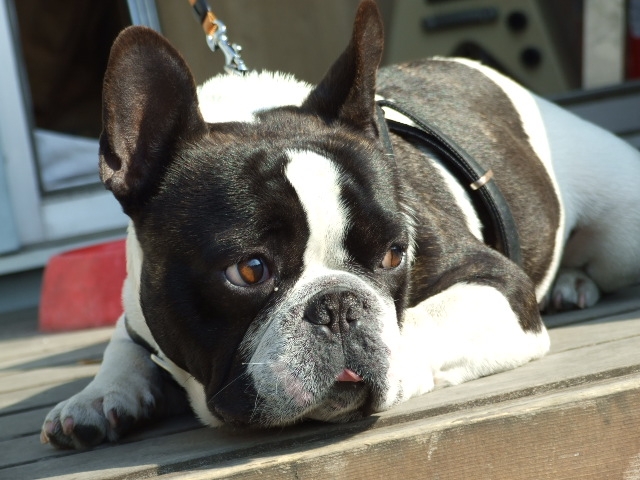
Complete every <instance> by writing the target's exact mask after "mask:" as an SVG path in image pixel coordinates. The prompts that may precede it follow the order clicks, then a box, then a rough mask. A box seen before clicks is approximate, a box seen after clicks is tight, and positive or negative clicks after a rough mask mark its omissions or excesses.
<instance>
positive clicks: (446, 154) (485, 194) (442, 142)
mask: <svg viewBox="0 0 640 480" xmlns="http://www.w3.org/2000/svg"><path fill="white" fill-rule="evenodd" d="M377 104H378V109H379V111H378V118H379V119H380V111H382V115H384V110H382V109H383V108H385V109H389V110H394V111H395V112H397V113H399V114H401V115H403V116H405V117H406V118H408V119H409V120H411V121H412V122H413V123H414V125H415V126H413V125H408V124H406V123H401V122H397V121H395V120H390V119H388V118H384V121H382V122H381V121H380V120H379V121H378V123H379V125H378V128H379V129H380V136H381V139H382V142H383V144H384V145H385V148H386V149H387V150H388V151H389V154H390V155H393V150H392V148H393V147H392V146H391V142H390V140H389V133H388V132H389V131H391V132H394V133H396V134H398V135H400V136H401V137H404V138H410V139H412V140H414V141H417V142H418V143H423V144H426V145H428V146H429V147H431V148H432V149H433V150H435V151H436V152H437V153H438V154H439V155H440V158H441V159H442V161H443V164H444V166H445V167H447V168H448V170H449V172H450V173H451V174H452V175H453V176H454V177H455V178H456V179H457V180H458V182H459V183H460V184H461V185H462V186H463V187H464V189H465V190H466V191H467V193H468V194H469V197H470V198H471V201H472V203H473V206H474V208H475V210H476V212H478V216H479V217H480V220H481V221H482V224H483V225H484V226H485V228H484V229H483V236H484V241H485V243H486V244H487V245H490V246H491V247H493V248H494V249H496V250H497V251H499V252H500V253H502V254H503V255H505V256H506V257H508V258H510V259H511V260H512V261H513V262H514V263H516V264H517V265H520V266H522V252H521V251H520V239H519V235H518V228H517V226H516V222H515V220H514V219H513V215H512V214H511V209H510V208H509V204H508V203H507V201H506V199H505V198H504V196H503V195H502V192H501V191H500V189H499V188H498V185H497V184H496V183H495V182H494V181H493V171H492V170H486V169H484V168H482V167H481V166H480V165H479V164H478V162H476V161H475V159H474V158H473V157H472V156H471V155H469V154H468V153H467V152H466V151H465V150H463V149H462V148H461V147H460V146H459V145H457V144H456V143H455V142H454V141H453V140H451V139H450V138H449V137H448V136H446V135H445V134H444V133H442V132H441V131H440V130H439V129H437V128H436V127H434V126H433V125H429V124H427V123H426V122H425V121H423V120H422V119H420V117H418V116H417V115H415V114H414V113H413V112H411V111H410V110H408V109H406V108H404V107H400V106H399V105H398V104H396V103H395V102H392V101H390V100H378V101H377Z"/></svg>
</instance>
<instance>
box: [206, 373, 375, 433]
mask: <svg viewBox="0 0 640 480" xmlns="http://www.w3.org/2000/svg"><path fill="white" fill-rule="evenodd" d="M267 368H268V373H267V370H265V376H266V375H269V376H271V378H272V379H273V381H272V382H271V383H269V384H268V385H262V386H261V387H258V388H256V389H255V391H254V392H250V390H253V389H254V388H253V387H252V386H250V385H246V384H244V386H242V387H241V388H242V389H243V393H244V396H243V400H240V401H239V399H238V397H237V396H235V395H227V394H225V393H226V392H225V391H220V392H219V393H218V394H216V395H213V396H212V397H211V398H210V399H209V402H208V403H209V408H210V410H211V411H212V412H213V413H214V414H215V415H216V416H218V417H219V418H221V419H222V420H223V421H224V422H225V423H228V424H232V425H236V426H259V427H275V426H284V425H290V424H293V423H296V422H299V421H301V420H304V419H311V420H320V421H326V422H345V421H350V420H354V419H357V418H362V417H363V416H365V415H367V414H369V413H371V409H370V408H368V407H367V406H368V405H371V404H372V403H373V400H372V399H371V398H370V397H371V393H372V391H373V390H375V389H373V388H372V384H371V383H370V382H368V381H367V380H366V379H365V378H363V377H362V376H361V375H360V374H358V373H356V371H357V370H358V369H357V368H354V369H351V368H346V367H345V368H343V369H342V370H341V371H340V372H339V373H338V374H337V375H333V376H332V377H330V378H327V377H324V378H317V377H316V378H310V377H309V376H305V377H304V378H303V377H300V376H299V375H298V374H296V373H295V372H293V371H291V370H290V368H289V366H287V365H284V364H282V363H276V364H272V365H270V366H268V367H267ZM238 383H244V382H238ZM228 390H235V388H229V389H228ZM229 393H231V392H229ZM233 398H235V401H232V400H233ZM365 407H366V408H365Z"/></svg>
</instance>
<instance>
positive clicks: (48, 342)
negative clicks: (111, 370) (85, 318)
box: [0, 327, 113, 370]
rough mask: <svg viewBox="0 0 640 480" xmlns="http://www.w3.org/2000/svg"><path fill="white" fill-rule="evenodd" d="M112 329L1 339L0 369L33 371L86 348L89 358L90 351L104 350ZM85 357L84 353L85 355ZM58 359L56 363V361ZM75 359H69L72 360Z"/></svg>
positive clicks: (54, 363)
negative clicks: (26, 369)
mask: <svg viewBox="0 0 640 480" xmlns="http://www.w3.org/2000/svg"><path fill="white" fill-rule="evenodd" d="M112 332H113V328H111V327H109V328H96V329H91V330H82V331H79V332H68V333H55V334H42V335H38V336H34V337H29V338H21V339H17V340H8V341H7V340H5V341H2V342H1V345H2V348H0V370H7V369H9V368H29V367H30V366H31V368H37V367H38V366H39V365H43V362H40V363H37V361H38V360H43V359H44V360H45V361H46V362H48V363H44V364H46V365H49V366H51V365H57V364H61V361H62V363H63V362H64V359H65V355H66V354H67V352H73V351H76V350H80V351H81V352H82V351H83V350H84V349H89V353H91V354H92V355H93V350H92V348H96V349H97V350H98V351H102V350H104V347H105V346H106V344H107V342H108V341H109V338H111V334H112ZM93 346H95V347H93ZM85 355H86V354H85ZM58 359H60V360H58ZM76 360H77V359H73V361H76Z"/></svg>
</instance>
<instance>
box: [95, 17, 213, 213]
mask: <svg viewBox="0 0 640 480" xmlns="http://www.w3.org/2000/svg"><path fill="white" fill-rule="evenodd" d="M102 123H103V125H102V128H103V130H102V135H101V137H100V178H101V179H102V182H103V183H104V185H105V186H106V187H107V188H108V189H109V190H111V191H112V192H113V194H114V195H115V197H116V198H117V199H118V201H119V202H120V204H121V205H122V208H123V210H124V211H125V213H127V214H128V215H129V216H132V215H135V213H136V211H138V210H139V208H140V207H142V206H143V205H144V204H145V203H146V201H147V200H148V199H149V198H150V197H151V196H152V195H153V194H154V193H155V192H156V190H157V188H158V186H159V184H160V181H161V180H162V177H163V175H164V173H165V172H166V169H167V166H168V165H169V164H170V162H171V161H172V159H173V155H174V153H175V148H176V146H177V144H178V143H179V142H181V141H184V140H188V139H190V138H195V137H196V136H198V135H202V134H204V133H205V132H206V124H205V122H204V120H203V119H202V116H201V114H200V110H199V108H198V100H197V95H196V86H195V82H194V80H193V76H192V75H191V72H190V71H189V67H188V66H187V64H186V62H185V61H184V59H183V58H182V56H181V55H180V54H179V53H178V51H177V50H176V49H174V48H173V47H172V46H171V45H170V44H169V42H168V41H167V40H165V39H164V38H163V37H162V36H161V35H159V34H158V33H156V32H155V31H153V30H151V29H149V28H146V27H129V28H127V29H125V30H123V31H122V33H120V35H119V36H118V38H117V39H116V41H115V42H114V44H113V47H112V48H111V56H110V57H109V64H108V66H107V71H106V73H105V77H104V87H103V94H102Z"/></svg>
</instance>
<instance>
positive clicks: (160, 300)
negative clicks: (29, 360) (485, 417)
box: [41, 0, 640, 448]
mask: <svg viewBox="0 0 640 480" xmlns="http://www.w3.org/2000/svg"><path fill="white" fill-rule="evenodd" d="M382 49H383V27H382V21H381V17H380V14H379V12H378V9H377V6H376V4H375V2H374V1H372V0H364V1H362V3H361V4H360V6H359V9H358V12H357V15H356V19H355V23H354V28H353V34H352V38H351V41H350V43H349V45H348V46H347V48H346V50H345V51H344V53H343V54H342V55H341V56H340V57H339V58H338V59H337V60H336V62H335V63H334V64H333V66H331V67H330V69H329V70H328V73H327V74H326V76H325V77H324V78H323V79H322V80H321V82H320V83H319V84H318V85H316V86H311V85H308V84H306V83H304V82H301V81H298V80H296V79H295V78H293V77H291V76H289V75H284V74H279V73H270V72H262V73H257V72H252V73H249V74H247V75H244V76H239V75H222V76H218V77H214V78H212V79H211V80H210V81H208V82H206V83H205V84H203V85H202V86H200V87H198V88H197V87H196V85H195V83H194V80H193V77H192V75H191V73H190V71H189V68H188V66H187V65H186V63H185V61H184V60H183V58H182V57H181V56H180V54H179V53H178V52H177V51H176V50H175V49H174V48H173V47H172V46H171V45H170V44H169V43H168V42H167V41H166V40H165V39H164V38H163V37H162V36H160V35H159V34H157V33H155V32H154V31H152V30H150V29H147V28H144V27H130V28H128V29H126V30H124V31H123V32H122V33H121V34H120V36H119V37H118V38H117V40H116V41H115V43H114V45H113V48H112V51H111V57H110V60H109V65H108V69H107V71H106V75H105V79H104V94H103V133H102V136H101V138H100V163H99V168H100V175H101V179H102V181H103V183H104V185H105V186H106V188H108V189H109V190H111V191H112V192H113V195H114V196H115V198H116V199H117V200H118V201H119V202H120V204H121V206H122V208H123V210H124V212H125V213H126V214H127V215H128V216H129V217H130V219H131V222H130V227H129V231H128V240H127V271H128V273H127V279H126V281H125V283H124V288H123V303H124V311H125V313H124V315H123V317H122V318H120V319H119V321H118V323H117V325H116V327H115V331H114V333H113V337H112V339H111V341H110V343H109V345H108V346H107V348H106V351H105V353H104V361H103V363H102V366H101V367H100V370H99V372H98V374H97V375H96V377H95V379H94V380H93V381H92V382H91V383H90V384H89V385H88V386H87V387H86V388H85V389H84V390H82V391H81V392H80V393H78V394H77V395H75V396H73V397H71V398H70V399H68V400H66V401H63V402H61V403H60V404H58V405H57V406H56V407H55V408H53V410H51V412H50V413H49V414H48V415H47V417H46V419H45V421H44V425H43V427H42V434H41V438H42V440H43V442H50V443H52V444H53V445H54V446H57V447H66V448H86V447H90V446H93V445H96V444H99V443H101V442H103V441H115V440H117V439H118V438H120V437H121V436H122V435H124V434H125V433H126V432H127V431H129V430H130V429H131V428H133V427H134V426H135V425H136V424H138V423H140V422H141V421H143V420H148V419H150V418H156V417H158V416H161V415H168V414H171V413H173V412H176V411H178V410H180V409H182V408H184V405H185V404H186V402H185V401H181V399H185V398H188V401H189V403H190V406H191V408H192V409H193V411H194V412H195V414H196V415H197V416H198V417H199V419H200V420H201V421H202V422H203V423H205V424H207V425H212V426H216V425H220V424H222V423H227V424H231V425H236V426H260V427H272V426H284V425H288V424H293V423H295V422H299V421H302V420H304V419H316V420H321V421H328V422H345V421H350V420H353V419H358V418H361V417H363V416H366V415H370V414H372V413H375V412H380V411H383V410H386V409H389V408H392V407H393V406H394V405H396V404H398V403H399V402H403V401H405V400H407V399H409V398H411V397H414V396H416V395H422V394H425V393H426V392H429V391H430V390H432V389H434V388H435V387H439V386H446V385H455V384H459V383H461V382H465V381H468V380H471V379H475V378H478V377H481V376H485V375H490V374H493V373H496V372H500V371H504V370H507V369H512V368H515V367H517V366H519V365H522V364H524V363H526V362H529V361H531V360H533V359H537V358H539V357H541V356H543V355H544V354H545V353H546V352H547V350H548V348H549V337H548V335H547V331H546V329H545V326H544V324H543V322H542V320H541V316H540V307H541V306H542V305H551V306H555V307H558V308H568V307H571V306H574V307H580V308H585V307H589V306H591V305H593V304H594V303H595V302H597V301H598V298H599V296H600V294H601V292H609V291H612V290H615V289H618V288H620V287H623V286H625V285H629V284H632V283H634V282H637V281H639V280H640V242H638V239H639V238H640V209H639V208H636V207H637V205H640V188H638V181H639V180H640V155H639V154H638V152H637V151H636V150H635V149H634V148H633V147H631V146H630V145H628V144H626V143H624V142H623V141H621V140H620V139H618V138H617V137H615V136H614V135H612V134H610V133H608V132H606V131H604V130H603V129H601V128H599V127H597V126H595V125H593V124H590V123H588V122H585V121H583V120H581V119H579V118H577V117H576V116H574V115H572V114H570V113H568V112H567V111H565V110H563V109H561V108H559V107H558V106H556V105H554V104H552V103H550V102H549V101H546V100H544V99H542V98H540V97H538V96H536V95H535V94H533V93H531V92H529V91H527V90H526V89H524V88H523V87H521V86H520V85H518V84H516V83H515V82H514V81H512V80H510V79H509V78H507V77H505V76H503V75H501V74H500V73H498V72H496V71H494V70H491V69H489V68H487V67H486V66H483V65H481V64H479V63H475V62H472V61H470V60H465V59H459V58H457V59H456V58H431V59H426V60H422V61H414V62H409V63H405V64H402V65H396V66H389V67H385V68H382V69H379V68H378V67H379V64H380V61H381V55H382ZM381 99H382V100H384V99H386V100H392V101H393V102H395V103H396V104H398V105H400V106H402V107H403V108H405V109H407V110H410V111H411V112H413V113H415V114H416V115H417V116H419V117H420V118H421V119H425V121H427V122H429V123H430V124H432V125H434V126H435V127H436V128H437V129H438V130H439V131H440V132H443V134H444V135H446V136H447V138H450V139H451V140H452V141H453V142H454V143H455V144H457V145H458V146H459V147H460V148H461V149H463V150H464V151H465V152H466V154H468V155H469V156H470V157H473V159H474V160H475V161H476V162H477V163H478V165H480V166H481V167H482V168H483V169H484V170H485V171H486V172H487V175H484V176H483V177H482V178H479V179H478V182H473V183H474V184H475V185H472V187H474V188H476V189H481V188H483V187H484V186H485V185H486V184H487V183H493V184H494V185H495V186H496V187H497V188H499V191H500V192H501V194H502V196H503V198H504V200H505V202H506V204H507V205H508V208H509V210H510V215H511V217H512V219H513V223H514V229H516V230H517V238H518V248H519V251H520V258H519V260H518V261H514V259H513V258H511V257H509V256H508V255H505V254H504V252H501V251H500V249H499V248H496V246H495V245H493V244H492V242H489V241H487V232H488V229H489V227H488V226H487V224H486V222H485V221H483V215H481V214H480V212H479V210H478V202H477V201H476V199H475V198H474V195H475V192H474V188H471V189H470V188H469V185H466V184H463V183H461V182H460V181H459V179H458V177H457V176H456V175H454V174H452V173H451V171H450V170H449V168H447V166H446V162H444V161H443V158H442V155H441V154H440V153H438V152H439V151H438V149H436V148H433V146H429V145H425V144H423V143H421V142H419V141H417V140H416V139H415V138H412V137H411V138H410V137H407V136H406V135H403V134H401V133H397V132H394V131H391V132H390V133H389V132H388V131H387V129H386V126H385V125H384V123H385V121H384V120H383V122H382V123H381V122H380V118H379V115H378V113H379V107H378V104H377V103H376V102H377V101H379V100H381ZM382 110H383V112H384V113H385V115H386V116H387V119H389V120H391V119H393V120H394V121H396V122H397V123H400V124H402V123H404V124H406V125H410V124H412V123H415V122H414V121H413V120H412V118H410V117H409V116H407V115H406V114H403V113H402V112H398V111H393V109H389V108H383V109H382ZM385 138H386V140H388V142H385ZM386 143H390V144H391V145H390V146H391V150H390V149H389V146H388V145H385V144H386ZM629 205H633V206H634V207H629ZM506 234H509V232H506ZM167 372H168V373H167Z"/></svg>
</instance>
